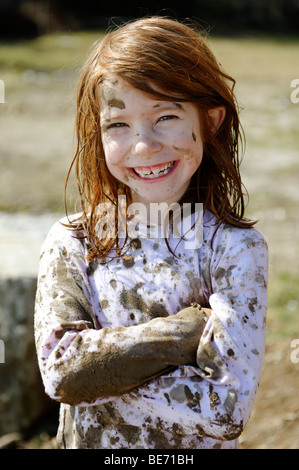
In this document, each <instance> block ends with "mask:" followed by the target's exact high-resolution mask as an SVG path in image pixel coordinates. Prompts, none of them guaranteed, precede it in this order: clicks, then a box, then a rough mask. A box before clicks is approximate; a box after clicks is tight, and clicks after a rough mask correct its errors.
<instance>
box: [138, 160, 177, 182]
mask: <svg viewBox="0 0 299 470" xmlns="http://www.w3.org/2000/svg"><path fill="white" fill-rule="evenodd" d="M176 163H177V162H176V161H172V162H167V163H163V164H162V165H153V166H138V167H135V168H130V169H129V170H130V171H131V173H133V174H134V175H137V176H139V178H144V179H154V178H160V177H161V176H165V175H167V174H168V173H170V171H171V170H172V169H173V167H174V166H175V164H176Z"/></svg>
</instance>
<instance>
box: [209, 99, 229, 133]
mask: <svg viewBox="0 0 299 470" xmlns="http://www.w3.org/2000/svg"><path fill="white" fill-rule="evenodd" d="M225 115H226V109H225V106H219V107H218V108H212V109H209V110H208V116H209V118H210V120H211V130H212V132H213V133H214V134H216V132H217V131H218V129H219V127H220V126H221V124H222V123H223V121H224V118H225Z"/></svg>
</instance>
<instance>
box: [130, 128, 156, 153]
mask: <svg viewBox="0 0 299 470" xmlns="http://www.w3.org/2000/svg"><path fill="white" fill-rule="evenodd" d="M161 148H162V145H161V143H160V142H159V141H158V140H157V139H155V137H154V136H153V135H145V134H144V133H142V134H141V133H140V134H136V135H135V141H134V144H133V153H134V154H135V155H139V156H141V157H144V156H148V155H151V154H153V153H156V152H159V151H160V150H161Z"/></svg>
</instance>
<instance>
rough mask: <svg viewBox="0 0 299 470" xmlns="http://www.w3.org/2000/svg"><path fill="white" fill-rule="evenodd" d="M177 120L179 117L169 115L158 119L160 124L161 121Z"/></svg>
mask: <svg viewBox="0 0 299 470" xmlns="http://www.w3.org/2000/svg"><path fill="white" fill-rule="evenodd" d="M176 118H177V116H175V115H172V114H169V115H167V116H162V117H160V118H159V119H158V122H159V121H170V120H171V119H176Z"/></svg>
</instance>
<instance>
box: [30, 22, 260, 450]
mask: <svg viewBox="0 0 299 470" xmlns="http://www.w3.org/2000/svg"><path fill="white" fill-rule="evenodd" d="M233 87H234V80H233V79H232V78H231V77H229V76H228V75H226V74H225V73H224V72H223V71H222V70H221V68H220V66H219V64H218V63H217V61H216V59H215V58H214V56H213V54H212V53H211V51H210V49H209V48H208V46H207V44H206V43H205V41H204V39H203V38H202V37H201V36H200V35H199V34H198V32H196V31H195V30H193V28H191V27H189V26H186V25H184V24H181V23H179V22H177V21H174V20H170V19H166V18H160V17H153V18H145V19H140V20H137V21H134V22H131V23H129V24H127V25H125V26H123V27H121V28H118V29H117V30H115V31H113V32H110V33H109V34H108V35H107V36H106V37H105V38H104V40H103V41H102V42H101V43H99V44H98V45H96V47H95V48H94V50H93V52H92V54H91V55H90V57H89V59H88V61H87V62H86V65H85V67H84V69H83V72H82V76H81V81H80V86H79V94H78V108H77V142H78V145H77V151H76V155H75V158H74V162H76V171H77V179H78V185H79V191H80V195H81V201H82V211H81V212H80V214H78V215H77V216H75V217H73V218H72V220H69V223H67V222H68V220H66V219H64V220H63V221H62V223H61V222H57V223H56V224H55V225H54V226H53V228H52V229H51V231H50V233H49V235H48V237H47V240H46V241H45V243H44V245H43V248H42V254H41V262H40V272H39V281H38V290H37V296H36V316H35V331H36V344H37V352H38V358H39V366H40V370H41V374H42V378H43V381H44V385H45V390H46V393H47V394H48V395H49V396H50V397H51V398H53V399H55V400H58V401H60V402H61V409H60V424H59V429H58V435H57V442H58V446H59V447H60V448H99V449H100V448H105V449H109V448H110V449H111V448H112V449H117V448H135V449H138V448H139V449H141V448H142V449H153V448H157V449H174V448H179V449H184V448H186V449H197V448H236V447H237V446H238V436H239V435H240V433H241V432H242V430H243V429H244V426H245V424H246V422H247V420H248V418H249V415H250V411H251V409H252V405H253V401H254V397H255V393H256V390H257V386H258V382H259V378H260V374H261V368H262V362H263V354H264V334H265V318H266V284H267V248H266V244H265V241H264V239H263V237H262V236H261V235H260V234H259V232H257V231H256V230H255V229H253V228H252V227H253V225H254V222H250V221H249V220H247V219H245V217H244V201H243V193H242V185H241V179H240V175H239V156H238V152H239V145H238V144H239V141H240V126H239V119H238V112H237V107H236V101H235V97H234V93H233ZM74 162H73V163H74ZM196 204H197V206H196ZM200 204H202V207H203V217H202V218H200V217H199V219H198V215H199V216H200V215H202V214H201V211H200V210H198V205H200ZM174 206H175V207H176V208H178V207H179V208H180V209H181V212H180V213H179V214H178V212H177V211H174V213H173V214H172V215H171V214H170V216H169V211H170V209H171V208H172V207H174ZM190 207H191V210H189V211H187V213H186V210H187V209H188V208H189V209H190ZM196 208H197V209H196ZM155 211H156V212H155ZM157 211H159V214H158V215H157ZM141 213H142V217H139V216H138V214H141ZM175 213H176V216H175ZM177 215H179V216H182V218H180V217H179V218H178V219H177ZM132 216H134V217H133V218H132ZM165 220H167V223H166V225H167V226H166V229H167V230H166V231H164V228H165ZM175 220H179V222H178V223H177V225H176V224H175V223H174V222H175ZM197 220H200V221H201V223H200V224H198V223H197ZM163 221H164V222H163ZM186 221H187V222H188V221H189V229H186V227H187V225H186V224H185V222H186ZM198 226H200V228H201V231H200V230H197V231H196V230H195V229H196V227H197V228H198ZM159 227H160V228H161V227H162V228H163V230H156V229H157V228H159ZM175 227H176V228H177V229H180V227H181V228H182V227H183V228H184V230H182V231H181V232H180V230H176V233H174V232H175V230H174V229H175ZM112 228H113V230H112ZM192 231H193V232H194V231H195V232H194V233H195V235H196V236H195V238H193V239H191V242H190V237H189V235H190V233H191V232H192ZM177 232H180V234H179V236H178V235H177ZM192 240H193V241H194V243H193V242H192ZM199 241H200V243H198V242H199Z"/></svg>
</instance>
